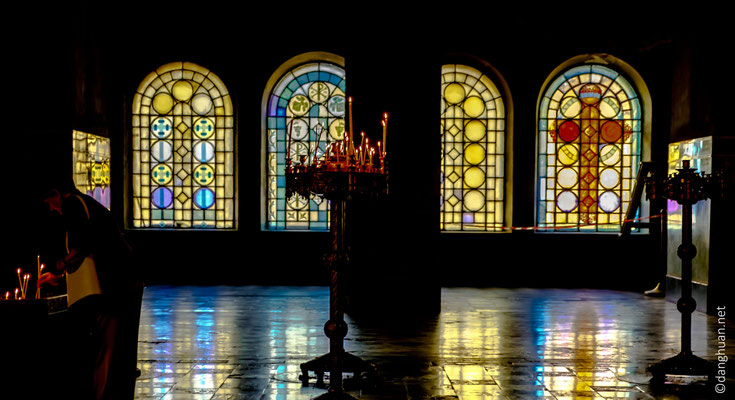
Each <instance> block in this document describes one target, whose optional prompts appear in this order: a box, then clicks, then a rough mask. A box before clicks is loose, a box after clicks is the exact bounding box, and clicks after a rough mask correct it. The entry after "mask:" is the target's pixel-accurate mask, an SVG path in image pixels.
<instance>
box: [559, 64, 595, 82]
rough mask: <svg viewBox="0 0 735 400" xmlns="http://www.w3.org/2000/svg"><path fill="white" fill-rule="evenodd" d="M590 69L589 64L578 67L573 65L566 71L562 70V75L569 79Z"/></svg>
mask: <svg viewBox="0 0 735 400" xmlns="http://www.w3.org/2000/svg"><path fill="white" fill-rule="evenodd" d="M590 71H591V68H590V66H589V65H581V66H579V67H574V68H572V69H569V70H567V71H566V72H564V76H565V77H566V78H567V79H570V78H572V77H575V76H577V75H581V74H587V73H589V72H590Z"/></svg>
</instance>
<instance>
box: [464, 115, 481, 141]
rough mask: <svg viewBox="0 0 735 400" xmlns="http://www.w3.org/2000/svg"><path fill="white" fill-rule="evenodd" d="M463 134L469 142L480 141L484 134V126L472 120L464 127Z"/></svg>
mask: <svg viewBox="0 0 735 400" xmlns="http://www.w3.org/2000/svg"><path fill="white" fill-rule="evenodd" d="M464 134H465V136H467V140H469V141H471V142H477V141H478V140H482V139H483V138H484V137H485V134H486V129H485V124H483V123H482V122H480V121H478V120H472V121H470V122H468V123H467V125H465V127H464Z"/></svg>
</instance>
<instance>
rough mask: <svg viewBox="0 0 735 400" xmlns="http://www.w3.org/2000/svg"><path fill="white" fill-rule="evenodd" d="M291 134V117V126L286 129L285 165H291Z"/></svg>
mask: <svg viewBox="0 0 735 400" xmlns="http://www.w3.org/2000/svg"><path fill="white" fill-rule="evenodd" d="M292 134H293V117H291V126H290V127H289V128H288V143H287V144H286V165H290V164H291V135H292Z"/></svg>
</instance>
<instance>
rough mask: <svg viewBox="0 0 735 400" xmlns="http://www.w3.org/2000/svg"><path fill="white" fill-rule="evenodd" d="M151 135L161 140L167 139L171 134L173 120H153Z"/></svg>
mask: <svg viewBox="0 0 735 400" xmlns="http://www.w3.org/2000/svg"><path fill="white" fill-rule="evenodd" d="M151 134H152V135H153V136H155V137H157V138H159V139H165V138H166V137H168V135H170V134H171V120H170V119H168V118H167V117H155V118H153V119H151Z"/></svg>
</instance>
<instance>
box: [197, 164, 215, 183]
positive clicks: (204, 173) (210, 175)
mask: <svg viewBox="0 0 735 400" xmlns="http://www.w3.org/2000/svg"><path fill="white" fill-rule="evenodd" d="M194 180H195V181H196V182H197V183H198V184H200V185H202V186H207V185H209V184H210V183H212V181H213V180H214V170H213V169H212V167H210V166H209V165H207V164H202V165H200V166H198V167H196V168H194Z"/></svg>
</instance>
